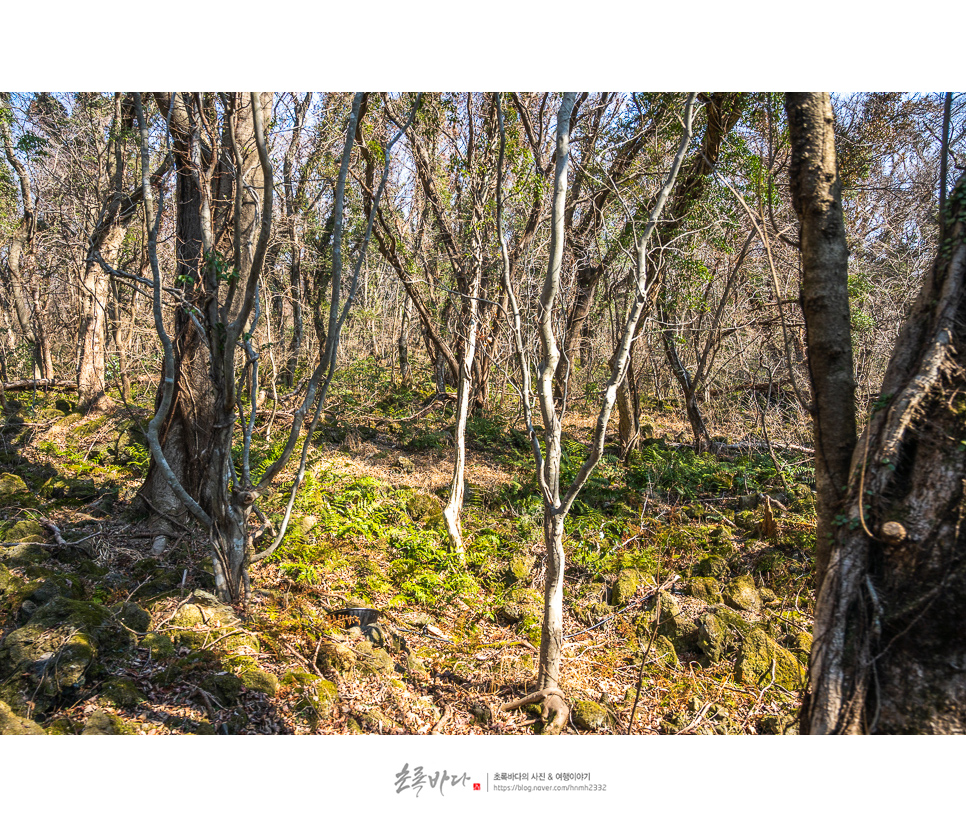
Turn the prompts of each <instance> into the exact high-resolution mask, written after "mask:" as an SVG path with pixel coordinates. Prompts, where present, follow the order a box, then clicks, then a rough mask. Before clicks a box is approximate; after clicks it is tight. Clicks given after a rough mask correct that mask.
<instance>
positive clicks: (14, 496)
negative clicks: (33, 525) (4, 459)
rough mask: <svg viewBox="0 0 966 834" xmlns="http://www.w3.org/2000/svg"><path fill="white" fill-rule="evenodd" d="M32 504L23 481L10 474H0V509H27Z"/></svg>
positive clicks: (31, 498)
mask: <svg viewBox="0 0 966 834" xmlns="http://www.w3.org/2000/svg"><path fill="white" fill-rule="evenodd" d="M33 503H35V502H34V500H33V493H32V492H31V491H30V490H29V489H28V487H27V484H26V483H25V482H24V479H23V478H21V477H20V476H19V475H13V474H11V473H10V472H2V473H0V507H27V506H31V505H32V504H33Z"/></svg>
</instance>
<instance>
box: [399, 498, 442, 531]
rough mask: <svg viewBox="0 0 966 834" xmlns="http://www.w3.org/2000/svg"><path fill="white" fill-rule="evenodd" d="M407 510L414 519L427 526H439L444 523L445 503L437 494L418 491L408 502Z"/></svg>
mask: <svg viewBox="0 0 966 834" xmlns="http://www.w3.org/2000/svg"><path fill="white" fill-rule="evenodd" d="M406 512H408V513H409V516H410V518H412V520H413V521H416V522H419V523H421V524H423V525H425V526H427V527H433V526H438V525H440V524H442V523H443V504H442V502H441V501H440V500H439V499H438V498H437V497H436V496H435V495H429V494H427V493H425V492H417V493H416V494H415V495H414V496H412V498H410V499H409V500H408V501H407V502H406Z"/></svg>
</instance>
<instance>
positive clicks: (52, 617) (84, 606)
mask: <svg viewBox="0 0 966 834" xmlns="http://www.w3.org/2000/svg"><path fill="white" fill-rule="evenodd" d="M28 625H30V626H31V627H35V628H50V629H55V628H60V627H62V626H64V625H67V626H71V627H74V628H76V629H77V630H78V631H81V632H83V633H85V634H87V635H88V636H90V637H91V638H92V639H93V640H94V641H95V642H96V644H97V648H98V650H99V651H100V652H111V651H118V650H122V649H128V648H130V647H131V646H132V645H133V643H134V641H133V640H132V639H131V636H130V634H129V633H128V631H127V630H126V629H124V628H123V627H122V626H121V625H120V624H119V623H118V622H117V620H116V619H115V617H114V615H113V613H112V612H111V610H110V609H109V608H107V607H106V606H104V605H100V604H99V603H96V602H84V601H82V600H77V599H68V598H67V597H63V596H60V597H54V599H52V600H50V602H48V603H47V604H46V605H43V606H42V607H40V608H38V609H37V612H36V613H35V614H34V615H33V616H32V617H31V618H30V621H29V623H28Z"/></svg>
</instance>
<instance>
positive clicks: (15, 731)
mask: <svg viewBox="0 0 966 834" xmlns="http://www.w3.org/2000/svg"><path fill="white" fill-rule="evenodd" d="M42 735H45V733H44V729H43V727H41V726H40V725H39V724H38V723H37V722H36V721H31V720H30V719H29V718H21V717H20V716H19V715H17V714H16V713H14V711H13V710H12V709H10V706H9V705H8V704H6V703H4V702H3V701H0V736H42Z"/></svg>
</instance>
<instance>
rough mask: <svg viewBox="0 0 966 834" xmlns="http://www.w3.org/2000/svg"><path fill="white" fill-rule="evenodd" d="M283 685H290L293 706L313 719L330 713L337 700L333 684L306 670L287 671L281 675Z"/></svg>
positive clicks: (336, 691) (316, 719) (319, 718)
mask: <svg viewBox="0 0 966 834" xmlns="http://www.w3.org/2000/svg"><path fill="white" fill-rule="evenodd" d="M282 683H283V684H284V685H285V686H290V687H292V689H293V691H294V694H295V707H296V709H298V710H299V711H300V712H302V713H303V714H307V715H308V716H309V718H310V719H311V720H313V721H323V720H325V719H326V718H328V717H329V716H330V715H331V714H332V708H333V707H334V706H335V703H336V702H337V701H338V700H339V693H338V690H337V689H336V687H335V684H333V683H331V682H330V681H327V680H326V679H325V678H320V677H319V676H318V675H312V674H309V673H308V672H287V673H286V674H285V675H284V676H283V677H282Z"/></svg>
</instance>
